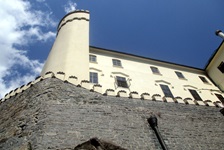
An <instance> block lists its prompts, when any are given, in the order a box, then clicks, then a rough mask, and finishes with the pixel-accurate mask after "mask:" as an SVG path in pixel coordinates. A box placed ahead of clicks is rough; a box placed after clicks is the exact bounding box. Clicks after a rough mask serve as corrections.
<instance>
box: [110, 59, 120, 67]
mask: <svg viewBox="0 0 224 150" xmlns="http://www.w3.org/2000/svg"><path fill="white" fill-rule="evenodd" d="M112 62H113V65H114V66H120V67H121V66H122V65H121V61H120V60H118V59H112Z"/></svg>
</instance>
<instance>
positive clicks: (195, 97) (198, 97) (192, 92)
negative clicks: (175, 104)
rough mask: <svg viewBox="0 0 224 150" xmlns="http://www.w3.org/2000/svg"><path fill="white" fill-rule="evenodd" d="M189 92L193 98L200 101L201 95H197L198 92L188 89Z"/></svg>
mask: <svg viewBox="0 0 224 150" xmlns="http://www.w3.org/2000/svg"><path fill="white" fill-rule="evenodd" d="M188 90H189V92H190V93H191V95H192V96H193V97H194V99H195V100H200V101H202V99H201V97H200V96H199V94H198V93H197V91H195V90H192V89H188Z"/></svg>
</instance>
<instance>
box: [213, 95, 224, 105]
mask: <svg viewBox="0 0 224 150" xmlns="http://www.w3.org/2000/svg"><path fill="white" fill-rule="evenodd" d="M215 95H216V97H217V98H218V99H219V100H220V101H221V102H222V103H224V97H223V96H222V95H220V94H215Z"/></svg>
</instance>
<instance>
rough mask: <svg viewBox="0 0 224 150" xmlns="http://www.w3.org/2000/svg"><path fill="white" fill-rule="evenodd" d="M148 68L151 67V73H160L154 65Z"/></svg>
mask: <svg viewBox="0 0 224 150" xmlns="http://www.w3.org/2000/svg"><path fill="white" fill-rule="evenodd" d="M150 68H151V70H152V72H153V73H155V74H160V72H159V69H158V68H156V67H150Z"/></svg>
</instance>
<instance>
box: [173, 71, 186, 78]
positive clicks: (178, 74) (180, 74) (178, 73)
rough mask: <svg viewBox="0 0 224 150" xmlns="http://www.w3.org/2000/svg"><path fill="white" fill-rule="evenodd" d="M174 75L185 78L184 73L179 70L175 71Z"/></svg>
mask: <svg viewBox="0 0 224 150" xmlns="http://www.w3.org/2000/svg"><path fill="white" fill-rule="evenodd" d="M175 73H176V75H177V77H178V78H180V79H185V77H184V75H183V74H182V73H181V72H178V71H175Z"/></svg>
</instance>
